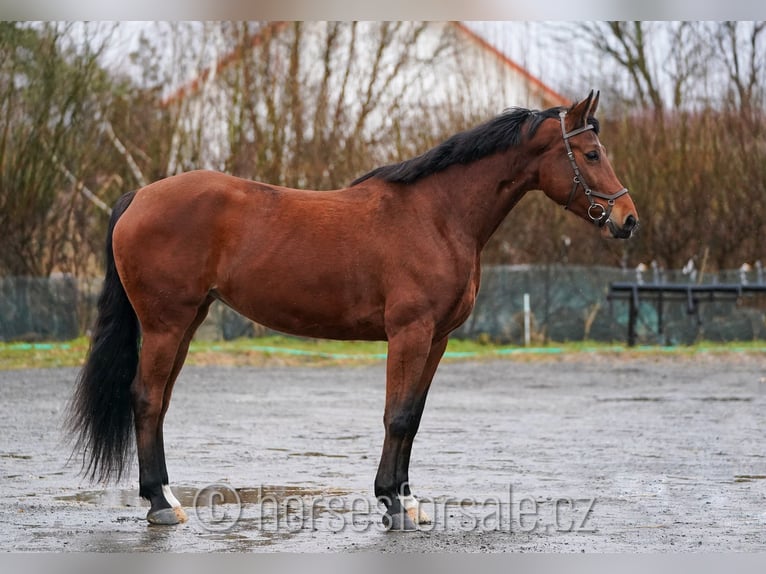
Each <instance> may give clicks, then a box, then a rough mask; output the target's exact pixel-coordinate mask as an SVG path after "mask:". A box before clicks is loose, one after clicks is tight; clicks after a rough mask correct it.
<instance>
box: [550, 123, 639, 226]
mask: <svg viewBox="0 0 766 574" xmlns="http://www.w3.org/2000/svg"><path fill="white" fill-rule="evenodd" d="M566 115H567V113H566V112H565V111H563V110H562V111H561V112H559V119H560V120H561V135H562V137H563V138H564V145H565V146H566V150H567V157H569V163H570V164H572V169H573V170H574V177H573V178H572V191H570V192H569V199H567V204H566V205H565V206H564V209H569V205H570V204H571V203H572V200H573V199H574V196H575V193H576V192H577V188H578V187H580V186H582V188H583V191H584V192H585V197H587V198H588V201H589V202H590V205H589V206H588V217H590V219H591V221H593V223H595V224H596V225H598V226H599V227H603V226H604V225H606V224H607V223H608V222H609V215H610V214H611V213H612V207H614V202H615V200H616V199H617V198H619V197H622V196H623V195H625V194H626V193H628V188H626V187H623V188H622V189H621V190H619V191H617V192H615V193H601V192H599V191H594V190H592V189H591V188H590V186H589V185H588V184H587V183H586V181H585V179H584V178H583V176H582V174H581V173H580V168H579V167H577V162H576V161H575V157H574V153H573V152H572V146H570V145H569V138H571V137H573V136H576V135H577V134H581V133H583V132H586V131H588V130H592V129H594V127H593V124H586V125H585V126H584V127H581V128H578V129H576V130H572V131H571V132H567V129H566V126H565V124H564V118H565V117H566ZM594 197H598V198H599V199H603V200H606V207H604V206H603V205H602V204H601V203H598V202H597V201H596V200H595V199H594Z"/></svg>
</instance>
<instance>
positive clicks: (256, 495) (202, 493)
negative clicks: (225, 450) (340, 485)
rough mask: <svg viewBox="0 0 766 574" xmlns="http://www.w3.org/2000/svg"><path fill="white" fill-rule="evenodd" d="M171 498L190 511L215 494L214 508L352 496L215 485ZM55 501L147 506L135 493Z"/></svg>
mask: <svg viewBox="0 0 766 574" xmlns="http://www.w3.org/2000/svg"><path fill="white" fill-rule="evenodd" d="M171 490H172V491H173V494H174V495H175V497H176V498H177V499H178V501H179V502H180V503H181V506H185V507H191V506H194V504H195V498H196V504H197V505H198V506H207V505H209V504H210V501H211V499H213V497H211V496H210V495H211V494H212V493H213V492H215V494H216V497H215V498H214V503H215V504H233V503H236V502H237V497H239V502H241V503H242V504H259V503H261V502H263V501H264V500H267V501H269V502H272V501H274V500H277V501H282V500H285V499H288V498H290V499H294V498H304V497H311V498H320V497H335V496H347V495H349V494H351V491H350V490H342V489H337V488H324V489H322V488H307V487H303V486H275V485H269V486H259V487H255V488H253V487H242V488H232V487H231V486H229V485H227V484H223V483H222V484H214V485H204V486H200V487H196V486H172V487H171ZM55 499H56V500H59V501H63V502H80V503H85V504H93V505H96V506H128V507H131V506H148V505H149V503H148V502H146V501H145V500H142V499H141V497H139V496H138V489H108V490H83V491H80V492H76V493H74V494H68V495H64V496H57V497H55Z"/></svg>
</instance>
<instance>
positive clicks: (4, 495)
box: [0, 355, 766, 552]
mask: <svg viewBox="0 0 766 574" xmlns="http://www.w3.org/2000/svg"><path fill="white" fill-rule="evenodd" d="M75 374H76V372H75V371H74V370H72V369H50V370H23V371H3V372H0V393H1V394H0V396H1V397H2V400H0V550H3V551H8V550H15V551H60V550H73V551H97V552H131V551H151V552H164V551H194V552H198V551H216V552H218V551H220V552H240V551H314V552H326V551H410V552H424V551H426V552H427V551H434V550H437V551H444V550H446V551H469V552H498V551H507V552H530V551H532V552H535V551H546V552H550V551H556V552H582V551H585V552H619V551H633V552H649V551H656V552H666V551H695V552H696V551H706V552H710V551H756V550H760V551H763V549H764V545H765V544H766V438H765V437H764V430H765V429H766V361H763V360H761V358H759V357H756V356H753V355H751V356H749V357H745V356H743V357H741V358H736V357H733V358H728V359H726V360H722V359H720V358H715V357H702V358H699V357H698V358H697V359H692V360H688V359H685V360H682V361H679V360H676V359H648V358H644V359H631V360H629V361H624V360H621V359H617V358H610V359H604V358H600V359H599V358H596V357H593V358H591V359H589V360H588V362H585V361H584V360H583V361H574V362H559V361H555V360H551V361H545V362H522V363H514V362H511V361H487V362H481V363H451V364H450V363H447V364H443V365H442V366H441V367H440V370H439V373H438V374H437V377H436V380H435V382H434V385H433V387H432V391H431V395H430V396H429V401H428V404H427V406H426V412H425V415H424V417H423V421H422V425H421V430H420V433H419V434H418V438H417V440H416V443H415V448H414V451H413V462H412V469H411V476H410V478H411V480H412V483H413V484H412V486H413V490H414V492H415V493H416V494H418V495H419V496H420V497H421V498H422V499H423V504H424V508H425V509H426V510H427V511H428V513H429V514H431V515H432V517H433V518H434V522H433V524H431V525H427V526H424V527H423V529H422V530H421V531H420V532H416V533H408V534H401V533H399V534H388V533H384V532H382V527H381V524H380V518H381V509H380V508H378V507H377V505H376V504H375V501H374V498H373V495H372V483H373V479H374V476H375V471H376V466H377V459H378V455H379V452H380V448H381V445H382V438H383V432H382V423H381V420H382V412H383V399H384V382H383V379H384V371H383V366H382V365H374V366H366V367H348V368H335V367H333V368H327V367H325V368H297V367H281V368H218V367H187V368H186V369H185V370H184V372H183V373H182V375H181V377H180V380H179V382H178V384H177V385H176V391H175V394H174V397H173V402H172V404H171V407H170V411H169V413H168V418H167V421H166V425H165V436H166V439H165V440H166V445H167V451H168V467H169V471H170V476H171V483H172V486H173V489H174V491H175V493H176V496H177V497H178V498H179V499H180V500H181V502H182V504H183V505H184V506H185V507H186V511H187V513H188V515H189V521H188V522H187V523H185V524H182V525H179V526H175V527H153V526H149V525H147V523H146V522H145V521H144V516H145V514H146V510H147V509H146V507H145V506H144V505H143V503H142V502H141V501H140V500H139V499H138V498H137V495H136V489H137V483H136V481H137V470H136V469H134V470H133V472H132V473H131V476H130V478H129V479H128V480H127V481H125V482H124V483H122V484H120V485H118V486H114V485H111V486H109V487H108V488H106V489H103V488H101V487H99V486H98V485H96V486H94V485H91V484H88V483H87V482H86V481H84V480H82V479H81V478H80V477H79V476H78V475H77V471H78V466H77V464H76V463H75V462H72V463H67V457H68V454H69V450H68V447H67V446H66V444H65V443H64V438H63V437H62V435H61V430H60V429H61V421H62V416H63V412H64V407H65V404H66V401H67V400H68V397H69V396H70V393H71V389H72V385H73V381H74V377H75Z"/></svg>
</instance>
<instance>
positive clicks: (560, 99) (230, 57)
mask: <svg viewBox="0 0 766 574" xmlns="http://www.w3.org/2000/svg"><path fill="white" fill-rule="evenodd" d="M287 24H288V22H285V21H275V22H270V23H269V24H268V25H267V26H265V27H264V29H263V30H261V31H260V32H259V33H258V34H254V35H253V36H252V38H251V39H250V45H251V46H252V47H255V46H257V45H259V44H260V43H262V42H263V41H264V37H268V36H270V35H272V34H275V33H277V32H279V31H280V30H282V29H283V28H284V27H285V26H286V25H287ZM450 24H451V25H453V26H454V27H455V28H457V29H458V30H460V31H461V32H462V33H463V34H465V35H466V36H468V38H470V39H471V40H473V41H474V42H476V43H478V44H479V45H480V46H481V47H482V48H483V49H485V50H487V51H489V52H490V53H492V54H493V55H494V56H495V57H497V58H498V59H499V60H500V61H501V62H502V63H503V64H505V65H506V66H508V67H509V68H511V69H512V70H514V71H516V72H518V73H519V74H521V75H522V76H523V77H524V78H526V79H527V80H528V81H529V82H530V83H531V84H533V85H535V86H537V88H539V89H540V91H541V92H542V93H543V94H544V95H545V96H547V97H548V98H549V99H550V100H551V101H552V102H554V105H562V106H569V105H571V104H572V101H571V100H570V99H569V98H565V97H564V96H562V95H561V94H559V93H558V92H556V91H555V90H553V89H552V88H550V87H549V86H547V85H546V84H545V83H543V82H542V81H541V80H540V79H539V78H537V77H535V76H533V75H532V74H530V73H529V71H528V70H526V69H525V68H523V67H522V66H520V65H519V64H517V63H516V62H514V61H513V60H511V59H510V58H509V57H508V56H506V55H505V54H503V53H502V52H501V51H500V50H498V49H497V48H496V47H495V46H493V45H492V44H490V43H489V42H488V41H487V40H485V39H484V38H482V37H481V36H479V35H478V34H477V33H476V32H474V31H473V30H471V29H470V28H468V27H467V26H466V25H465V24H463V23H462V22H459V21H451V22H450ZM241 57H242V47H241V46H240V47H239V48H237V49H234V50H232V51H231V52H229V53H227V54H225V55H224V56H223V57H221V58H220V59H219V60H218V62H216V64H215V65H213V66H210V67H209V68H207V69H205V70H203V71H202V72H201V73H200V74H199V75H198V76H197V77H196V78H194V79H193V80H191V81H189V82H187V83H186V84H184V85H182V86H181V87H180V88H178V89H176V90H175V91H174V92H173V93H172V94H170V95H169V96H166V97H164V98H163V99H162V103H161V105H162V106H163V107H166V106H169V105H171V104H173V103H176V102H178V101H181V100H183V99H184V98H186V96H188V95H190V94H193V93H195V92H197V91H198V90H199V89H200V88H201V86H202V84H203V83H204V82H205V81H206V80H207V79H208V78H209V77H210V74H211V73H212V72H213V70H215V72H216V75H217V74H218V73H219V72H221V71H222V70H223V69H225V68H226V67H227V66H229V65H230V64H231V63H232V62H235V61H236V60H238V59H240V58H241Z"/></svg>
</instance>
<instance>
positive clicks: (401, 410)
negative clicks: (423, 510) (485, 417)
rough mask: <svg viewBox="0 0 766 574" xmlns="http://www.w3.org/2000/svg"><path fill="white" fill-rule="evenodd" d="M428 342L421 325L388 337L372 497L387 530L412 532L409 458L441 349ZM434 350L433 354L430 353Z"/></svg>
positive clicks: (429, 337)
mask: <svg viewBox="0 0 766 574" xmlns="http://www.w3.org/2000/svg"><path fill="white" fill-rule="evenodd" d="M432 337H433V328H432V327H431V326H430V325H428V324H426V323H423V322H415V323H412V324H409V325H407V326H406V327H403V328H401V329H398V330H396V331H395V332H394V333H392V334H390V335H389V342H388V362H387V365H386V408H385V413H384V416H383V422H384V426H385V432H386V435H385V440H384V442H383V453H382V455H381V459H380V465H379V466H378V474H377V476H376V478H375V495H376V496H377V497H378V499H379V500H381V501H382V502H383V503H384V504H385V505H386V514H385V516H384V518H383V520H384V523H385V524H386V526H387V528H388V529H390V530H417V526H416V524H415V521H413V519H412V518H411V517H410V516H409V515H408V508H407V507H408V506H409V507H410V509H413V508H414V507H416V502H415V500H414V497H413V496H412V493H411V492H410V489H409V484H408V469H409V457H410V452H411V449H412V440H413V438H414V437H415V433H416V432H417V429H418V425H419V424H420V418H421V415H422V414H423V407H424V406H425V400H426V395H427V393H428V387H429V385H430V383H431V379H432V378H433V372H434V371H435V370H436V365H438V362H439V361H438V359H440V358H441V355H442V353H443V352H444V345H446V339H445V340H444V341H441V342H439V343H437V344H436V345H434V344H433V341H432ZM434 348H436V349H437V352H433V351H432V349H434ZM439 349H440V350H439ZM436 356H438V357H436ZM411 511H413V510H411ZM413 512H414V511H413ZM413 517H415V518H419V517H417V515H414V516H413Z"/></svg>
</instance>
